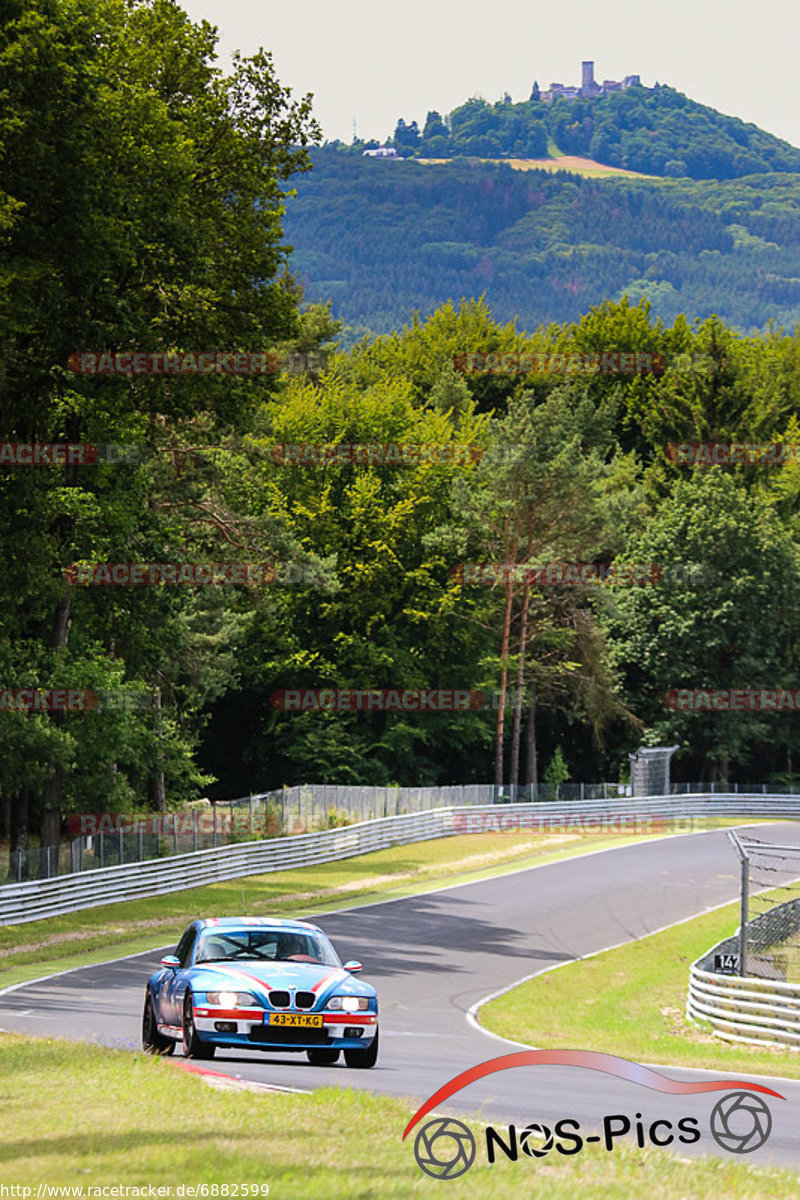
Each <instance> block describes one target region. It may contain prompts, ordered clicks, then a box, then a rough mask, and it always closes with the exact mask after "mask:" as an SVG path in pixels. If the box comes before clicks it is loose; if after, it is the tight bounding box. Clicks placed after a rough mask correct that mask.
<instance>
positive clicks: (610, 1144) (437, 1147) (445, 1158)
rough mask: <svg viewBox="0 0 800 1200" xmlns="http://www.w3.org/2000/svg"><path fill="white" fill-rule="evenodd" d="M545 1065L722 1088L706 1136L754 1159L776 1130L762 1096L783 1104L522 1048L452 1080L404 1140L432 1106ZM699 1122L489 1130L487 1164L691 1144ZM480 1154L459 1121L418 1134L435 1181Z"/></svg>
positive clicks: (660, 1083) (730, 1084) (754, 1087)
mask: <svg viewBox="0 0 800 1200" xmlns="http://www.w3.org/2000/svg"><path fill="white" fill-rule="evenodd" d="M543 1064H549V1065H551V1066H552V1065H557V1066H571V1067H585V1068H588V1069H589V1070H593V1071H604V1072H605V1073H606V1074H608V1075H616V1076H618V1078H620V1079H626V1080H628V1081H629V1082H631V1083H638V1084H641V1085H642V1086H644V1087H648V1088H651V1089H652V1090H653V1091H657V1092H665V1093H667V1094H669V1095H673V1096H675V1095H697V1094H698V1093H702V1092H720V1091H724V1092H726V1093H727V1094H726V1095H724V1096H723V1097H722V1098H721V1099H719V1100H718V1101H717V1103H716V1104H715V1105H714V1108H713V1109H712V1111H711V1117H710V1121H709V1131H710V1133H711V1136H712V1138H713V1139H714V1141H715V1142H716V1143H717V1145H718V1146H720V1147H721V1148H722V1149H723V1150H727V1151H728V1152H729V1153H731V1154H750V1153H751V1152H752V1151H753V1150H758V1148H759V1147H760V1146H763V1145H764V1143H765V1142H766V1141H767V1139H768V1137H769V1135H770V1133H771V1132H772V1114H771V1112H770V1110H769V1108H768V1107H767V1104H766V1102H765V1101H764V1100H763V1099H762V1095H768V1096H775V1097H776V1098H777V1099H778V1100H784V1099H785V1097H784V1096H781V1094H780V1092H774V1091H773V1090H772V1089H771V1088H768V1087H764V1086H762V1085H761V1084H758V1083H744V1082H743V1081H741V1080H727V1079H724V1080H723V1079H713V1080H707V1081H706V1082H705V1083H682V1082H679V1081H678V1080H676V1079H668V1078H667V1076H665V1075H661V1074H659V1072H658V1071H653V1070H651V1069H650V1068H649V1067H643V1066H640V1065H639V1064H638V1063H633V1062H629V1061H628V1060H627V1059H625V1058H617V1057H616V1056H615V1055H613V1054H601V1053H599V1052H597V1051H594V1050H523V1051H520V1052H518V1053H516V1054H504V1055H502V1056H501V1057H500V1058H492V1059H489V1061H488V1062H485V1063H479V1064H478V1066H476V1067H471V1068H470V1069H469V1070H468V1071H464V1072H462V1074H461V1075H457V1076H456V1077H455V1079H451V1080H450V1082H449V1083H446V1084H445V1085H444V1087H441V1088H439V1090H438V1092H435V1093H434V1094H433V1095H432V1096H431V1097H429V1099H428V1100H426V1101H425V1103H424V1104H423V1105H422V1107H421V1108H419V1109H418V1110H417V1112H416V1113H415V1114H414V1116H413V1117H412V1118H411V1120H410V1121H409V1123H408V1125H407V1126H406V1130H405V1133H404V1134H403V1140H404V1141H405V1139H406V1138H407V1137H408V1135H409V1133H411V1131H412V1129H413V1128H414V1127H415V1126H416V1125H418V1124H419V1122H420V1121H421V1120H422V1118H423V1117H425V1116H426V1115H427V1114H428V1113H429V1112H430V1111H431V1109H433V1108H435V1107H436V1106H437V1105H439V1104H443V1103H444V1102H445V1101H446V1100H448V1099H449V1098H450V1097H451V1096H453V1095H454V1094H455V1093H456V1092H459V1091H461V1089H462V1088H465V1087H467V1086H468V1085H469V1084H470V1083H475V1082H476V1081H477V1080H478V1079H483V1078H484V1077H485V1076H486V1075H492V1074H494V1073H495V1072H496V1071H506V1070H508V1069H509V1068H511V1067H524V1066H540V1065H543ZM699 1125H700V1121H699V1119H698V1118H697V1117H680V1118H678V1119H677V1120H672V1119H670V1120H667V1119H666V1118H665V1117H657V1118H656V1119H655V1120H653V1119H652V1118H649V1117H648V1118H647V1119H645V1118H643V1116H642V1114H641V1113H640V1112H637V1113H635V1114H633V1115H628V1114H626V1113H609V1114H607V1115H606V1116H604V1117H603V1118H602V1122H601V1128H602V1133H592V1134H584V1133H582V1132H581V1126H580V1122H579V1121H576V1120H574V1119H573V1118H571V1117H564V1118H561V1119H560V1120H557V1121H555V1122H554V1123H553V1124H543V1123H538V1122H532V1123H531V1124H529V1125H526V1126H525V1127H524V1128H522V1129H518V1128H517V1126H516V1125H508V1126H506V1127H505V1129H503V1130H501V1129H498V1128H496V1127H495V1126H492V1125H489V1126H487V1127H486V1129H485V1130H484V1136H485V1140H486V1161H487V1162H488V1163H489V1164H492V1163H494V1162H496V1161H498V1160H499V1159H503V1158H507V1159H511V1161H512V1162H517V1161H518V1160H520V1156H522V1157H524V1158H528V1159H541V1158H545V1157H546V1156H547V1155H548V1154H551V1153H556V1154H562V1155H573V1154H579V1153H580V1151H581V1150H583V1148H584V1146H587V1145H589V1144H590V1143H592V1142H596V1143H600V1144H601V1145H602V1146H603V1147H604V1148H605V1149H606V1150H607V1151H612V1150H613V1149H614V1147H615V1144H616V1143H617V1142H618V1141H619V1140H620V1139H622V1138H626V1137H633V1138H635V1141H636V1145H637V1146H639V1148H640V1149H644V1148H645V1146H647V1145H651V1146H670V1145H673V1144H676V1143H677V1144H681V1143H683V1144H684V1145H691V1144H692V1143H694V1142H699V1141H700V1138H701V1136H702V1133H701V1130H700V1128H699ZM477 1150H478V1147H477V1143H476V1140H475V1136H474V1134H473V1133H472V1131H471V1130H470V1129H468V1128H467V1126H466V1125H464V1124H463V1122H461V1121H458V1120H456V1119H455V1118H454V1117H434V1118H432V1119H431V1120H430V1121H427V1122H426V1123H425V1124H424V1125H423V1126H422V1127H421V1128H420V1129H419V1130H418V1132H417V1135H416V1138H415V1139H414V1156H415V1158H416V1160H417V1164H418V1165H419V1167H420V1168H421V1170H423V1171H424V1172H425V1174H426V1175H431V1176H432V1177H433V1178H434V1179H457V1178H458V1177H459V1175H463V1174H464V1173H465V1172H466V1171H468V1170H469V1169H470V1167H471V1166H472V1164H473V1163H474V1162H475V1159H476V1156H477Z"/></svg>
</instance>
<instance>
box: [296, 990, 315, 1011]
mask: <svg viewBox="0 0 800 1200" xmlns="http://www.w3.org/2000/svg"><path fill="white" fill-rule="evenodd" d="M316 999H317V997H316V996H315V995H314V993H313V992H296V993H295V997H294V1003H295V1007H296V1008H313V1007H314V1004H315V1003H316Z"/></svg>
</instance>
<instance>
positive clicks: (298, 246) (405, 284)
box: [284, 135, 800, 337]
mask: <svg viewBox="0 0 800 1200" xmlns="http://www.w3.org/2000/svg"><path fill="white" fill-rule="evenodd" d="M765 136H766V135H765ZM312 158H313V161H314V170H313V171H311V172H310V173H309V174H308V175H301V176H298V177H296V178H294V179H293V180H292V181H291V183H292V186H293V187H295V188H296V189H297V198H296V199H291V200H287V214H286V218H285V221H284V228H285V231H286V236H287V240H288V241H289V242H290V243H292V244H293V245H294V247H295V253H294V256H293V261H294V269H295V271H296V272H297V273H298V274H299V275H300V276H301V278H302V281H303V283H304V285H305V288H306V295H307V297H308V298H309V299H318V300H327V299H330V300H331V301H332V304H333V311H334V313H335V314H336V316H338V317H340V318H343V319H344V320H345V322H347V323H348V324H349V325H350V326H351V327H352V330H351V337H352V336H355V334H356V332H358V331H362V330H364V329H365V328H366V329H371V330H374V331H377V332H387V331H389V330H392V329H396V328H399V327H401V326H402V325H404V324H405V323H406V322H407V321H408V319H409V314H410V313H411V311H412V310H413V309H418V310H419V311H420V312H421V313H422V314H423V315H426V314H428V313H431V312H433V311H434V310H435V309H436V308H438V307H439V305H441V304H442V303H444V302H445V301H447V300H449V299H452V300H454V301H455V302H456V303H458V301H459V300H460V299H461V298H462V296H466V297H477V296H479V295H481V294H483V293H485V295H486V299H487V302H488V304H489V306H490V308H491V309H492V311H493V313H494V314H495V316H496V317H497V319H498V320H503V321H506V320H511V319H513V318H518V319H519V322H520V325H521V326H522V327H524V328H527V329H534V328H535V327H536V326H537V325H539V324H541V323H547V322H549V321H571V320H575V319H577V318H578V316H579V315H580V314H581V313H583V312H585V311H586V310H587V309H588V308H589V307H590V306H591V305H593V304H597V303H599V302H600V301H601V300H603V299H605V298H607V297H610V298H614V297H620V296H622V295H623V293H627V294H628V295H629V296H630V297H631V298H632V299H634V300H636V299H638V298H639V297H641V296H646V297H647V298H648V299H649V300H650V301H651V303H652V305H653V310H654V313H655V314H656V315H657V316H660V317H661V318H662V319H664V320H665V321H672V320H674V318H675V317H676V316H677V315H678V313H681V312H683V313H686V314H688V315H689V316H690V317H691V318H694V317H700V318H703V317H706V316H709V315H710V314H712V313H717V314H718V315H720V316H721V317H723V318H724V319H725V320H726V321H728V322H729V323H730V324H732V325H734V326H735V327H737V328H738V329H741V330H743V331H751V330H754V329H760V328H762V327H763V326H764V325H765V323H766V322H767V321H769V320H770V319H771V320H774V321H775V322H777V323H778V324H782V325H784V326H787V327H790V328H791V327H793V326H794V325H795V324H796V323H797V322H800V220H799V219H798V218H800V174H775V173H772V174H765V173H759V174H754V175H750V176H748V177H746V178H742V179H734V180H727V181H724V182H719V181H706V182H693V181H691V180H670V179H658V180H645V179H629V178H609V179H590V178H585V177H582V176H578V175H572V174H567V173H566V172H554V173H548V172H545V171H540V170H531V171H515V170H513V169H512V167H510V166H508V165H505V164H492V163H470V162H466V161H464V160H463V159H461V160H458V159H457V160H456V161H454V162H451V163H448V164H445V165H442V166H435V165H423V164H421V163H418V162H415V161H413V160H411V161H409V160H403V161H386V160H376V159H370V158H363V157H361V155H360V153H359V154H354V153H353V152H352V151H345V152H342V151H337V150H335V149H333V148H327V149H318V150H315V151H314V152H313V154H312Z"/></svg>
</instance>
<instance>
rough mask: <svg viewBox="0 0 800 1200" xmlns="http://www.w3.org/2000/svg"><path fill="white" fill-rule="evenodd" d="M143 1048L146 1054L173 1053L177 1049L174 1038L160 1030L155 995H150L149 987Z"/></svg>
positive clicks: (144, 1017)
mask: <svg viewBox="0 0 800 1200" xmlns="http://www.w3.org/2000/svg"><path fill="white" fill-rule="evenodd" d="M142 1049H143V1050H144V1052H145V1054H172V1052H173V1050H174V1049H175V1043H174V1041H173V1040H172V1038H168V1037H164V1035H163V1033H159V1032H158V1025H157V1024H156V1014H155V1009H154V1008H153V997H152V996H151V995H150V991H149V989H148V991H147V995H146V996H145V998H144V1012H143V1014H142Z"/></svg>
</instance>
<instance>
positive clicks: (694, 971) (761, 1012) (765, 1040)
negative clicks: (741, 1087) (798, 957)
mask: <svg viewBox="0 0 800 1200" xmlns="http://www.w3.org/2000/svg"><path fill="white" fill-rule="evenodd" d="M768 915H769V914H768V913H766V914H765V916H768ZM756 919H758V918H756ZM738 948H739V939H738V937H730V938H726V939H725V940H724V941H722V942H719V943H718V945H716V946H713V947H712V948H711V949H710V950H709V951H708V953H707V954H704V955H703V957H702V958H699V959H698V960H697V962H694V963H692V965H691V967H690V968H689V992H688V997H687V1001H686V1015H687V1017H689V1018H690V1019H691V1020H694V1021H703V1022H708V1024H710V1026H711V1028H712V1029H713V1031H714V1033H715V1034H716V1035H717V1036H718V1037H720V1038H723V1039H724V1040H725V1041H728V1042H747V1043H749V1044H752V1045H757V1046H758V1045H766V1046H775V1045H781V1046H789V1047H792V1048H794V1049H800V984H797V983H783V982H781V981H780V980H777V979H759V978H756V977H754V976H750V975H744V976H741V975H717V974H715V973H714V972H713V971H711V970H709V969H708V968H709V967H711V966H712V965H713V962H714V955H715V954H735V953H736V952H737V950H738Z"/></svg>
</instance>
